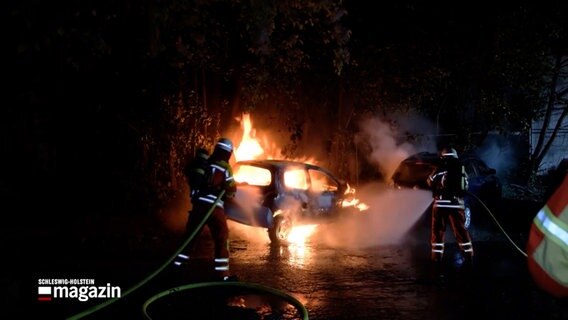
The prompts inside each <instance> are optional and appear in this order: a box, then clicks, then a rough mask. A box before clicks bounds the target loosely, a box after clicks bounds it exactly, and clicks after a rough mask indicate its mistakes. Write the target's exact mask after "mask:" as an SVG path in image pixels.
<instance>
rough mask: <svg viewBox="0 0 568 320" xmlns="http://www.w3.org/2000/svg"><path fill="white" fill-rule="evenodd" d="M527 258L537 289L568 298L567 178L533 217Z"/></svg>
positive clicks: (566, 177)
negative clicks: (538, 287)
mask: <svg viewBox="0 0 568 320" xmlns="http://www.w3.org/2000/svg"><path fill="white" fill-rule="evenodd" d="M527 257H528V266H529V270H530V272H531V274H532V276H533V279H534V280H535V282H536V283H537V285H539V286H540V287H541V288H542V289H544V290H545V291H547V292H548V293H550V294H552V295H554V296H556V297H568V175H567V176H565V177H564V181H563V182H562V184H561V185H560V187H559V188H558V189H557V190H556V191H555V192H554V194H553V195H552V196H551V197H550V199H549V200H548V201H547V202H546V204H545V205H544V207H543V208H542V209H541V210H540V211H539V212H538V214H537V215H536V217H534V219H533V223H532V225H531V229H530V234H529V240H528V244H527Z"/></svg>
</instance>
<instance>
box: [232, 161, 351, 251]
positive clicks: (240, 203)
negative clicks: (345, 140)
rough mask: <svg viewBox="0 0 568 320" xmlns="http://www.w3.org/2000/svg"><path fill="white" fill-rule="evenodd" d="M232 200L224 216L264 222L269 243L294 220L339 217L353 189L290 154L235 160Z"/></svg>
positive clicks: (285, 232)
mask: <svg viewBox="0 0 568 320" xmlns="http://www.w3.org/2000/svg"><path fill="white" fill-rule="evenodd" d="M233 170H234V176H235V180H236V181H237V183H238V188H237V195H236V201H234V202H229V203H228V204H227V206H226V210H225V211H226V214H227V217H228V218H229V219H231V220H234V221H237V222H239V223H243V224H246V225H250V226H257V227H262V228H267V230H268V235H269V238H270V240H271V242H272V243H276V244H278V243H281V242H284V241H285V240H286V238H287V236H288V233H289V232H290V230H291V229H292V227H293V226H294V225H298V224H308V223H317V222H321V221H322V220H328V219H331V218H334V217H337V216H338V215H339V214H340V213H341V212H343V211H344V210H342V203H343V201H344V200H348V198H349V197H350V196H351V194H350V193H349V192H347V191H348V189H349V186H348V184H347V183H346V182H345V181H343V180H341V179H338V178H337V177H335V176H334V175H333V174H332V173H331V172H329V171H328V170H326V169H324V168H322V167H319V166H316V165H313V164H308V163H303V162H295V161H288V160H249V161H240V162H237V163H236V164H235V165H234V166H233Z"/></svg>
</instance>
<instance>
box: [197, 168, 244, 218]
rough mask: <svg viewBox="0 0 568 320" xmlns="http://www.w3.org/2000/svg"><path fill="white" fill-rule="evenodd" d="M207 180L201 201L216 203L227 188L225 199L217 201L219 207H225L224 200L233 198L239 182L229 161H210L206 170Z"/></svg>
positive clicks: (201, 192) (200, 193)
mask: <svg viewBox="0 0 568 320" xmlns="http://www.w3.org/2000/svg"><path fill="white" fill-rule="evenodd" d="M206 180H207V181H206V182H205V185H204V187H203V189H202V190H200V192H199V196H198V199H199V201H204V202H208V203H215V200H216V199H217V196H218V195H219V194H220V193H221V191H222V190H225V195H224V196H223V199H222V200H219V201H218V202H217V206H218V207H221V208H224V202H223V200H226V199H227V198H233V197H234V196H235V193H236V191H237V183H236V182H235V179H234V178H233V170H232V169H231V166H230V165H229V163H227V162H226V161H223V160H220V161H216V162H212V163H210V164H209V166H208V167H207V170H206Z"/></svg>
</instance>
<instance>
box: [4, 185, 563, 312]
mask: <svg viewBox="0 0 568 320" xmlns="http://www.w3.org/2000/svg"><path fill="white" fill-rule="evenodd" d="M409 192H412V191H409ZM398 197H400V195H396V196H392V198H388V199H379V200H377V203H374V204H375V207H376V208H379V207H380V208H381V210H374V211H371V212H367V213H361V214H360V215H357V216H353V217H349V218H348V219H345V220H341V221H336V222H334V223H329V224H324V225H319V226H317V227H316V229H315V233H314V234H313V235H312V236H311V237H310V238H308V240H307V241H306V243H304V244H302V245H289V246H272V245H270V244H269V243H268V237H267V235H266V232H265V231H264V230H260V229H256V228H252V227H247V226H242V225H238V224H236V223H232V222H231V223H230V230H231V247H230V248H231V271H232V272H233V273H235V274H237V275H238V276H239V278H240V283H242V284H245V285H250V284H252V285H258V286H259V287H261V288H268V289H270V290H271V291H270V290H269V291H266V290H264V291H263V290H259V289H258V288H257V289H251V288H244V289H243V288H238V287H237V286H238V285H236V286H234V287H219V288H217V287H215V288H211V287H207V288H201V289H191V290H180V291H179V292H178V293H176V294H173V293H170V294H164V296H163V297H161V298H160V299H157V300H156V301H155V302H153V303H152V304H151V305H149V306H148V308H147V309H144V303H145V302H147V301H149V299H150V298H151V297H154V296H155V295H157V294H159V293H164V292H168V291H167V290H168V289H170V288H174V287H179V286H183V285H188V284H196V283H197V284H199V283H203V282H207V281H209V279H210V278H209V277H210V276H211V273H210V270H211V267H212V265H211V255H212V243H211V240H210V237H209V236H210V235H209V233H208V232H207V230H205V231H204V232H203V233H202V234H201V235H200V236H199V237H198V241H199V245H198V246H197V249H196V251H195V252H194V253H193V255H192V259H191V262H190V264H189V265H188V266H186V267H184V268H174V267H173V266H171V265H169V264H167V261H168V259H169V258H171V257H172V254H173V253H175V252H176V250H177V248H178V245H179V244H180V243H181V242H182V241H183V239H181V238H180V237H179V232H177V233H176V232H171V233H164V232H163V231H161V232H157V233H155V234H152V233H149V232H147V230H157V229H156V228H153V226H152V225H151V224H150V225H149V224H148V223H138V222H136V221H134V220H132V219H126V218H125V219H113V222H112V223H108V222H105V223H103V222H100V221H99V222H97V223H93V221H91V222H89V223H87V224H85V225H82V226H79V225H77V227H81V228H86V226H87V225H90V226H94V225H97V230H98V231H94V230H90V231H88V232H87V231H86V230H85V229H81V231H77V230H75V232H62V230H61V229H54V230H58V231H59V232H54V230H43V232H39V231H38V232H37V233H36V235H35V236H33V237H32V238H30V239H28V240H30V241H32V242H31V243H32V246H31V247H27V246H24V245H23V244H21V243H18V246H11V248H12V249H9V250H8V252H7V256H8V257H10V259H9V260H8V261H9V262H10V263H9V264H8V266H7V267H6V265H5V267H6V270H5V271H4V272H3V277H2V287H3V289H4V290H3V291H4V292H5V293H6V294H5V295H4V297H3V299H2V303H3V306H4V310H6V313H7V314H10V313H11V314H13V313H14V312H15V313H16V314H17V315H19V316H21V317H23V316H28V315H30V316H34V315H35V316H38V315H40V316H42V317H48V318H51V319H57V318H67V317H71V316H73V315H78V314H80V313H81V312H84V311H88V310H91V311H93V308H95V309H96V308H97V306H101V304H102V303H104V302H105V301H108V300H107V299H98V298H91V299H88V301H84V302H81V301H79V300H78V299H76V298H75V299H73V298H67V299H52V300H51V301H38V297H39V295H38V287H39V286H43V285H42V284H41V283H40V281H43V280H45V279H91V280H93V281H94V282H95V283H96V285H99V286H101V285H103V286H104V285H106V284H107V283H108V284H109V285H111V286H118V287H120V288H121V290H122V293H126V292H128V290H129V289H132V288H135V287H137V288H136V289H135V290H132V291H130V293H128V294H127V295H126V296H123V297H121V298H120V299H116V300H113V302H112V303H110V304H108V305H106V306H104V307H102V308H100V309H98V310H95V311H93V312H90V313H88V315H86V316H85V319H126V318H128V319H142V318H144V317H143V311H144V310H146V312H148V315H150V316H151V318H152V319H179V318H186V319H187V318H189V319H225V318H227V319H229V318H231V319H295V318H299V317H300V315H301V313H300V312H299V311H298V308H296V307H295V306H294V303H292V302H290V301H289V300H286V299H285V298H283V297H282V296H278V295H277V294H278V293H282V294H283V295H284V297H287V296H289V297H292V298H294V299H295V300H296V301H297V302H300V303H301V305H303V306H304V307H305V310H306V311H307V312H308V315H309V319H322V320H323V319H325V320H329V319H470V318H471V319H480V318H484V319H503V318H505V319H568V303H567V302H568V301H566V299H555V298H553V297H550V296H548V295H547V294H546V293H544V292H542V291H541V290H540V289H539V288H537V287H535V285H534V284H533V282H532V279H531V277H530V274H529V273H528V271H527V267H526V258H525V257H524V256H523V254H522V251H523V250H524V246H525V243H526V239H527V238H526V237H527V234H528V228H529V226H530V220H531V216H532V215H534V214H535V213H536V211H535V210H538V206H539V204H526V203H518V202H511V201H504V202H503V203H502V204H501V205H500V207H499V208H498V209H497V210H496V211H495V216H496V218H498V219H499V222H500V223H501V226H502V227H503V228H504V229H506V231H507V232H508V233H507V234H508V236H509V237H511V240H513V242H510V241H509V239H508V238H507V237H506V236H505V235H504V234H503V233H502V232H501V231H500V229H499V228H498V227H497V225H496V224H495V223H494V222H493V221H492V219H490V216H489V215H486V214H477V215H475V216H474V217H473V222H472V226H471V229H470V230H471V233H472V236H473V239H474V245H475V266H474V268H473V270H471V271H465V270H462V268H460V260H459V257H460V256H459V254H458V251H457V245H456V243H455V242H454V240H453V236H452V234H451V232H450V231H448V233H447V243H448V244H447V249H446V259H445V266H444V277H443V278H440V277H438V276H432V273H431V268H430V263H429V253H430V251H429V250H430V248H429V210H428V203H429V200H428V198H427V196H426V195H424V194H418V195H416V197H414V199H415V200H414V201H396V200H401V199H408V197H403V198H398ZM385 200H386V201H385ZM380 203H382V204H383V205H381V206H379V205H378V204H380ZM387 203H388V204H387ZM395 204H396V205H395ZM395 209H396V210H395ZM401 221H402V222H401ZM103 227H105V228H106V229H104V228H103ZM154 227H155V226H154ZM101 228H102V229H101ZM145 228H146V229H145ZM110 229H112V230H126V229H128V230H130V229H132V230H134V229H136V230H139V231H140V230H142V232H110V231H109V230H110ZM158 229H159V228H158ZM13 232H14V233H17V232H18V231H17V229H15V230H13ZM89 235H90V236H89ZM3 236H4V240H10V239H12V238H11V236H10V235H6V234H4V235H3ZM12 236H13V235H12ZM515 245H517V246H518V248H517V247H515ZM27 248H31V249H32V250H28V251H26V250H25V249H27ZM30 252H31V254H30ZM166 265H167V266H166ZM164 266H166V267H164ZM157 270H160V271H159V272H158V273H156V271H157ZM153 273H155V274H154V275H152V274H153ZM144 279H146V280H147V281H144ZM227 305H229V306H230V307H227ZM223 310H224V311H223Z"/></svg>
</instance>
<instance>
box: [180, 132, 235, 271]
mask: <svg viewBox="0 0 568 320" xmlns="http://www.w3.org/2000/svg"><path fill="white" fill-rule="evenodd" d="M232 154H233V143H232V142H231V140H229V139H227V138H221V139H219V140H218V141H217V143H216V145H215V149H214V150H213V153H212V154H211V156H210V157H209V159H208V162H207V168H206V170H205V181H204V183H203V185H202V187H201V188H200V189H199V192H198V193H197V195H196V196H195V200H194V207H193V210H192V212H191V215H190V216H189V219H188V222H187V230H188V232H193V231H194V230H195V229H196V228H197V227H198V226H199V224H200V223H201V222H202V221H203V219H204V218H205V216H206V214H207V213H208V211H209V210H210V209H211V208H212V206H214V208H213V211H212V212H211V215H210V216H209V218H208V219H207V221H206V225H207V227H208V228H209V230H210V231H211V235H212V237H213V242H214V247H215V253H214V258H215V260H214V267H215V273H216V279H218V280H236V277H235V276H231V275H230V273H229V228H228V226H227V218H226V216H225V210H224V202H226V201H231V200H232V199H233V198H234V196H235V193H236V191H237V185H236V182H235V180H234V179H233V170H232V168H231V166H230V165H229V159H230V158H231V155H232ZM223 190H224V191H225V194H224V195H223V197H222V198H221V199H217V197H218V195H219V194H220V193H221V191H223ZM192 242H194V241H192Z"/></svg>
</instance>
